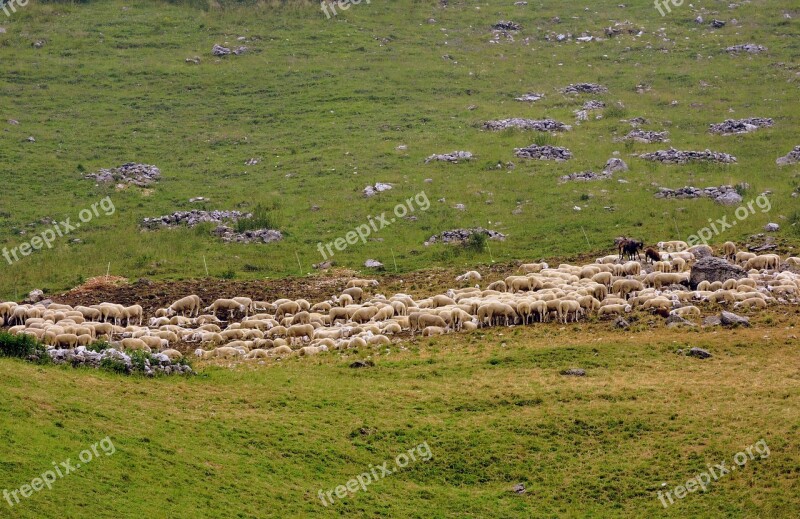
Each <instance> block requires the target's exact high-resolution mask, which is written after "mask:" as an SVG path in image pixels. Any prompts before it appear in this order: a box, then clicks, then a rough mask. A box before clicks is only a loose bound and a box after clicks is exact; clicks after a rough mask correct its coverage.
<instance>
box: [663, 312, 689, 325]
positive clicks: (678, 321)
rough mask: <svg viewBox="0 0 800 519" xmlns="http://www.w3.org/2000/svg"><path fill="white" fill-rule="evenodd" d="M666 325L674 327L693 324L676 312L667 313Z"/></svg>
mask: <svg viewBox="0 0 800 519" xmlns="http://www.w3.org/2000/svg"><path fill="white" fill-rule="evenodd" d="M666 323H667V326H668V327H670V328H674V327H675V326H694V323H692V322H691V321H688V320H686V319H684V318H683V317H681V316H680V315H677V314H669V317H667V321H666Z"/></svg>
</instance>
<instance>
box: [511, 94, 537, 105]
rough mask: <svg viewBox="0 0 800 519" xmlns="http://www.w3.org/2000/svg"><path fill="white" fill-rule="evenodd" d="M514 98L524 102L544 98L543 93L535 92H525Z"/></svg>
mask: <svg viewBox="0 0 800 519" xmlns="http://www.w3.org/2000/svg"><path fill="white" fill-rule="evenodd" d="M514 99H515V100H517V101H524V102H528V103H533V102H535V101H538V100H540V99H544V94H537V93H536V92H528V93H527V94H525V95H521V96H519V97H515V98H514Z"/></svg>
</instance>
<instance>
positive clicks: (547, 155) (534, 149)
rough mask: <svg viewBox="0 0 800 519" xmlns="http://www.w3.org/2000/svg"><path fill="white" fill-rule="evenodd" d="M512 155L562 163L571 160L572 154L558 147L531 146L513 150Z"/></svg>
mask: <svg viewBox="0 0 800 519" xmlns="http://www.w3.org/2000/svg"><path fill="white" fill-rule="evenodd" d="M514 154H515V155H516V156H517V157H520V158H523V159H539V160H555V161H559V162H561V161H564V160H569V159H571V158H572V152H571V151H569V150H568V149H567V148H562V147H560V146H550V145H549V144H548V145H544V146H539V145H537V144H531V145H530V146H527V147H525V148H515V149H514Z"/></svg>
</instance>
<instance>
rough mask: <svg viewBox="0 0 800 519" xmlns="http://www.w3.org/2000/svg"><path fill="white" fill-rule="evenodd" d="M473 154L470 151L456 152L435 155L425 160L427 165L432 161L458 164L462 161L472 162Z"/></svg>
mask: <svg viewBox="0 0 800 519" xmlns="http://www.w3.org/2000/svg"><path fill="white" fill-rule="evenodd" d="M471 159H472V153H471V152H469V151H454V152H452V153H443V154H435V153H434V154H433V155H431V156H430V157H428V158H427V159H425V164H427V163H428V162H431V161H442V162H452V163H453V164H458V162H459V161H460V160H471Z"/></svg>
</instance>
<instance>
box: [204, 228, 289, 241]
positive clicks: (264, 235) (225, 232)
mask: <svg viewBox="0 0 800 519" xmlns="http://www.w3.org/2000/svg"><path fill="white" fill-rule="evenodd" d="M214 234H215V235H217V236H219V237H220V238H221V239H222V241H224V242H234V243H252V242H259V243H270V242H273V241H278V240H282V239H283V234H282V233H281V232H280V231H278V230H275V229H254V230H249V231H244V232H236V231H235V230H234V229H232V228H230V227H227V226H225V225H220V226H218V227H217V228H216V229H214Z"/></svg>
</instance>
